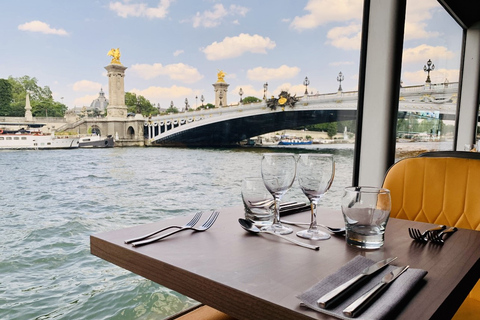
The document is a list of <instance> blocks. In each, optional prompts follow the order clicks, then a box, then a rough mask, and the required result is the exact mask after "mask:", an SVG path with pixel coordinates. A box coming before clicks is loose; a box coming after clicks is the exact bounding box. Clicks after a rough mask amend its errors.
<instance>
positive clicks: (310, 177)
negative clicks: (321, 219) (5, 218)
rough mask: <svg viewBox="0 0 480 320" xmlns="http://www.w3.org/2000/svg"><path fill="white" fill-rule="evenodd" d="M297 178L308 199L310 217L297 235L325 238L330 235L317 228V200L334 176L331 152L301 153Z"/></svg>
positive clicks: (326, 189) (316, 238)
mask: <svg viewBox="0 0 480 320" xmlns="http://www.w3.org/2000/svg"><path fill="white" fill-rule="evenodd" d="M297 170H298V172H297V180H298V183H299V184H300V187H301V188H302V191H303V193H304V194H305V195H306V196H307V198H308V200H310V209H311V219H310V227H309V228H308V229H307V230H302V231H299V232H297V236H299V237H301V238H306V239H311V240H326V239H329V238H330V235H329V234H328V233H325V232H321V231H319V230H318V226H317V207H318V202H319V201H320V199H321V198H322V196H323V195H324V194H325V192H327V191H328V189H330V186H331V185H332V182H333V178H334V177H335V162H334V161H333V155H331V154H301V155H300V157H299V158H298V162H297Z"/></svg>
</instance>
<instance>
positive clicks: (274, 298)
mask: <svg viewBox="0 0 480 320" xmlns="http://www.w3.org/2000/svg"><path fill="white" fill-rule="evenodd" d="M219 211H220V216H219V218H218V220H217V222H216V223H215V225H214V226H213V227H212V228H211V229H210V230H208V231H206V232H198V233H194V232H192V231H183V232H181V233H178V234H176V235H173V236H171V237H169V238H166V239H164V240H162V241H159V242H157V243H154V244H150V245H146V246H142V247H132V246H131V245H127V244H124V240H125V239H129V238H133V237H136V236H139V235H143V234H146V233H148V232H151V231H153V230H156V229H159V228H161V227H164V226H168V225H171V224H180V225H182V224H184V223H186V222H188V221H189V220H190V218H191V217H190V216H182V217H177V218H174V219H167V220H162V221H159V222H155V223H150V224H145V225H139V226H135V227H131V228H126V229H122V230H116V231H110V232H105V233H101V234H96V235H92V236H91V237H90V245H91V253H92V254H94V255H96V256H98V257H100V258H102V259H105V260H107V261H110V262H111V263H114V264H116V265H118V266H120V267H122V268H125V269H127V270H130V271H131V272H134V273H136V274H138V275H141V276H143V277H145V278H147V279H150V280H152V281H154V282H156V283H159V284H161V285H163V286H165V287H168V288H170V289H172V290H175V291H177V292H179V293H181V294H183V295H186V296H188V297H191V298H193V299H195V300H197V301H200V302H202V303H204V304H207V305H209V306H212V307H214V308H216V309H218V310H220V311H223V312H225V313H227V314H229V315H231V316H233V317H235V318H238V319H262V320H263V319H333V318H332V317H330V316H327V315H324V314H321V313H319V312H316V311H312V310H309V309H307V308H305V307H302V306H300V305H299V302H300V301H299V300H298V299H297V298H296V295H298V294H299V293H302V292H304V291H305V290H306V289H308V288H310V287H311V286H312V285H314V284H315V283H317V282H318V281H320V280H321V279H323V278H324V277H326V276H328V275H330V274H332V273H334V272H336V271H337V270H338V268H340V267H341V266H342V265H344V264H345V263H347V262H348V261H350V260H351V259H353V258H354V257H355V256H357V255H363V256H365V257H367V258H369V259H372V260H381V259H384V258H387V257H392V256H397V257H398V259H397V260H396V261H395V262H394V263H393V264H394V265H399V266H400V265H406V264H408V265H410V267H411V268H418V269H423V270H426V271H428V274H427V275H426V277H425V279H424V280H423V284H422V286H421V289H420V290H419V291H418V292H417V293H416V294H415V295H414V296H412V297H411V299H410V300H408V301H405V302H402V304H401V306H400V308H399V314H398V317H397V318H398V319H409V320H412V319H430V318H432V319H447V318H450V317H451V316H452V315H453V314H454V313H455V311H456V310H457V309H458V307H459V306H460V304H461V303H462V301H463V299H464V298H465V297H466V296H467V294H468V292H469V291H470V290H471V288H472V287H473V286H474V284H475V283H476V282H477V280H478V279H479V274H480V249H479V248H480V232H478V231H472V230H466V229H459V231H457V232H456V233H455V234H453V235H452V236H451V237H450V238H449V239H448V240H447V241H446V243H445V244H444V245H443V246H439V245H433V244H431V243H428V244H420V243H417V242H415V241H412V240H411V239H410V238H409V236H408V227H418V228H419V229H421V230H424V229H427V228H430V227H432V226H433V225H431V224H425V223H420V222H413V221H407V220H400V219H390V220H389V222H388V225H387V231H386V236H385V245H384V247H383V248H381V249H377V250H362V249H358V248H355V247H352V246H349V245H347V244H346V243H345V239H344V238H342V237H338V236H332V238H331V239H329V240H326V241H316V242H314V241H309V240H304V239H301V240H302V241H307V242H311V243H317V244H319V245H320V251H314V250H310V249H305V248H302V247H299V246H296V245H294V244H292V243H290V242H287V241H284V240H282V239H280V238H278V237H274V236H271V235H265V234H264V235H255V234H250V233H247V232H245V231H244V230H243V229H242V228H241V227H240V225H239V224H238V221H237V220H238V218H240V217H243V207H232V208H224V209H221V210H219ZM207 217H208V213H204V216H203V217H202V219H201V220H200V222H199V223H198V224H199V225H200V224H201V223H203V221H205V220H206V218H207ZM285 218H286V219H287V217H285ZM288 220H292V221H304V222H307V221H309V213H308V212H301V213H297V214H294V215H290V216H288ZM318 221H319V223H323V224H326V225H331V226H341V225H343V218H342V214H341V212H340V211H338V210H332V209H325V208H320V209H319V217H318ZM293 228H294V232H295V231H297V230H300V228H298V227H293ZM289 236H290V237H292V238H295V239H300V238H298V237H296V236H295V234H291V235H289Z"/></svg>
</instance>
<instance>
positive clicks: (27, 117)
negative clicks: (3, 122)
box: [25, 93, 33, 121]
mask: <svg viewBox="0 0 480 320" xmlns="http://www.w3.org/2000/svg"><path fill="white" fill-rule="evenodd" d="M25 121H33V116H32V106H31V105H30V95H29V94H28V93H27V97H26V98H25Z"/></svg>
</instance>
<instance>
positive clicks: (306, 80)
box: [303, 77, 310, 95]
mask: <svg viewBox="0 0 480 320" xmlns="http://www.w3.org/2000/svg"><path fill="white" fill-rule="evenodd" d="M309 84H310V80H308V77H305V80H303V85H304V86H305V94H306V95H307V94H308V85H309Z"/></svg>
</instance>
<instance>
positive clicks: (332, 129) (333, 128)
mask: <svg viewBox="0 0 480 320" xmlns="http://www.w3.org/2000/svg"><path fill="white" fill-rule="evenodd" d="M336 134H337V123H336V122H329V123H328V124H327V135H328V137H329V138H330V139H332V138H333V136H335V135H336Z"/></svg>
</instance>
